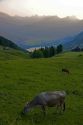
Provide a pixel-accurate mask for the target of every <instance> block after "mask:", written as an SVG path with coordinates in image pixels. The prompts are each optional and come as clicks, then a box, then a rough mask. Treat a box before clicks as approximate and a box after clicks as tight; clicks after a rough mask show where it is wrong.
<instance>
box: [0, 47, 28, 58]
mask: <svg viewBox="0 0 83 125" xmlns="http://www.w3.org/2000/svg"><path fill="white" fill-rule="evenodd" d="M23 58H29V54H28V53H26V52H24V51H21V50H16V49H11V48H9V50H4V49H3V48H1V50H0V60H14V59H23Z"/></svg>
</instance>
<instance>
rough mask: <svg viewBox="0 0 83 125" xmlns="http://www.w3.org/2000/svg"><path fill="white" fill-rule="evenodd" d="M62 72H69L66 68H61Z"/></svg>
mask: <svg viewBox="0 0 83 125" xmlns="http://www.w3.org/2000/svg"><path fill="white" fill-rule="evenodd" d="M62 72H65V73H68V74H69V73H70V72H69V70H68V69H62Z"/></svg>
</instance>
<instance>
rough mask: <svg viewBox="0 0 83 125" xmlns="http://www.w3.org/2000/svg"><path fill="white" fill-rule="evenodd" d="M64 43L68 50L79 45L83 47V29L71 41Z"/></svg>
mask: <svg viewBox="0 0 83 125" xmlns="http://www.w3.org/2000/svg"><path fill="white" fill-rule="evenodd" d="M63 45H64V48H65V49H66V50H71V49H73V48H76V47H77V46H78V47H80V48H83V31H82V32H80V33H79V34H78V35H76V36H75V38H74V39H73V40H72V41H69V42H67V43H65V44H63Z"/></svg>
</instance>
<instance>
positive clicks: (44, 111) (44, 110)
mask: <svg viewBox="0 0 83 125" xmlns="http://www.w3.org/2000/svg"><path fill="white" fill-rule="evenodd" d="M41 108H42V110H43V113H44V115H46V109H45V106H44V105H42V106H41Z"/></svg>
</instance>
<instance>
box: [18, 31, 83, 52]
mask: <svg viewBox="0 0 83 125" xmlns="http://www.w3.org/2000/svg"><path fill="white" fill-rule="evenodd" d="M59 44H62V45H63V47H64V50H66V51H68V50H71V49H73V48H75V47H80V48H83V31H82V32H80V33H78V34H77V35H75V36H70V37H66V38H63V39H60V40H49V41H44V40H42V41H39V42H34V43H29V44H28V43H25V42H20V46H21V47H23V48H25V49H28V48H37V47H45V46H48V47H49V46H55V47H56V46H58V45H59Z"/></svg>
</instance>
